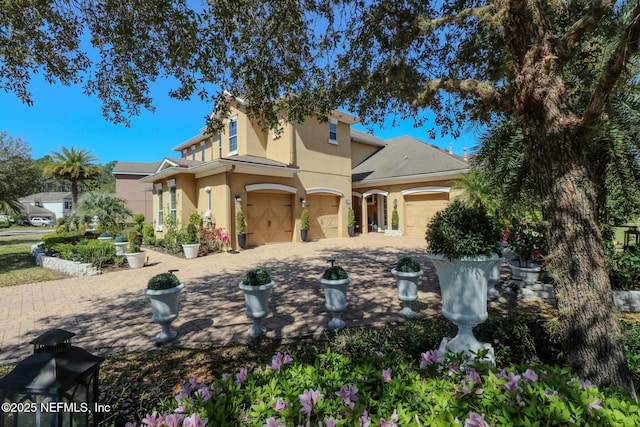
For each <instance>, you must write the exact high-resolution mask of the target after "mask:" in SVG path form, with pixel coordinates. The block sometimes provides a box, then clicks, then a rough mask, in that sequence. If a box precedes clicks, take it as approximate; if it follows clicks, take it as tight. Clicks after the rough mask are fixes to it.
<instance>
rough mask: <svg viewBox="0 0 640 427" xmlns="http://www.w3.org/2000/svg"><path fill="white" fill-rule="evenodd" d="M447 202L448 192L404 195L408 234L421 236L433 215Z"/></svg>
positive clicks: (406, 231) (406, 232)
mask: <svg viewBox="0 0 640 427" xmlns="http://www.w3.org/2000/svg"><path fill="white" fill-rule="evenodd" d="M448 203H449V193H430V194H412V195H407V196H404V206H405V218H406V222H405V224H406V230H405V234H407V235H408V236H423V237H424V235H425V233H426V231H427V224H429V222H430V221H431V218H433V215H434V214H435V213H436V212H438V211H439V210H440V209H444V208H445V207H446V206H447V204H448Z"/></svg>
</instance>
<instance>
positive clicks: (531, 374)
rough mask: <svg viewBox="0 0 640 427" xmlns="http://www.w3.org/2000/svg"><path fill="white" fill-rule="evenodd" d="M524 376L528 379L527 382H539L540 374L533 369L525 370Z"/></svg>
mask: <svg viewBox="0 0 640 427" xmlns="http://www.w3.org/2000/svg"><path fill="white" fill-rule="evenodd" d="M522 377H523V378H524V379H525V380H527V382H532V383H535V382H538V374H536V373H535V371H533V370H532V369H527V370H526V371H524V374H522Z"/></svg>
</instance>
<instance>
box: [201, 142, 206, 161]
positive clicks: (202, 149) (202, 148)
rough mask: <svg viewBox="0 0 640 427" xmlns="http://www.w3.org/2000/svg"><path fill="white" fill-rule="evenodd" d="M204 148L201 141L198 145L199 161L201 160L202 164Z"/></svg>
mask: <svg viewBox="0 0 640 427" xmlns="http://www.w3.org/2000/svg"><path fill="white" fill-rule="evenodd" d="M204 146H205V144H204V141H202V142H201V143H200V157H201V158H200V160H202V161H203V162H204Z"/></svg>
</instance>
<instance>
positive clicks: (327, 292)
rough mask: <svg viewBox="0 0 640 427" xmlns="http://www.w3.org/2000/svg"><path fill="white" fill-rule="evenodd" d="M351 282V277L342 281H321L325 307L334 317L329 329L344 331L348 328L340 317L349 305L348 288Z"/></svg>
mask: <svg viewBox="0 0 640 427" xmlns="http://www.w3.org/2000/svg"><path fill="white" fill-rule="evenodd" d="M350 282H351V277H347V278H346V279H342V280H327V279H320V283H321V284H322V286H323V287H324V298H325V305H324V306H325V308H326V309H327V311H329V312H330V313H331V315H332V316H333V318H332V319H331V320H330V321H329V329H342V328H344V327H345V326H346V323H345V322H344V320H342V319H341V318H340V316H341V314H342V312H343V311H344V310H345V309H346V308H347V305H348V304H347V288H348V286H349V283H350Z"/></svg>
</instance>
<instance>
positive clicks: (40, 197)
mask: <svg viewBox="0 0 640 427" xmlns="http://www.w3.org/2000/svg"><path fill="white" fill-rule="evenodd" d="M71 198H72V197H71V192H69V191H48V192H43V193H35V194H30V195H28V196H25V197H22V198H20V199H19V201H20V202H22V203H30V202H62V201H63V200H65V199H68V200H71Z"/></svg>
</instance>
